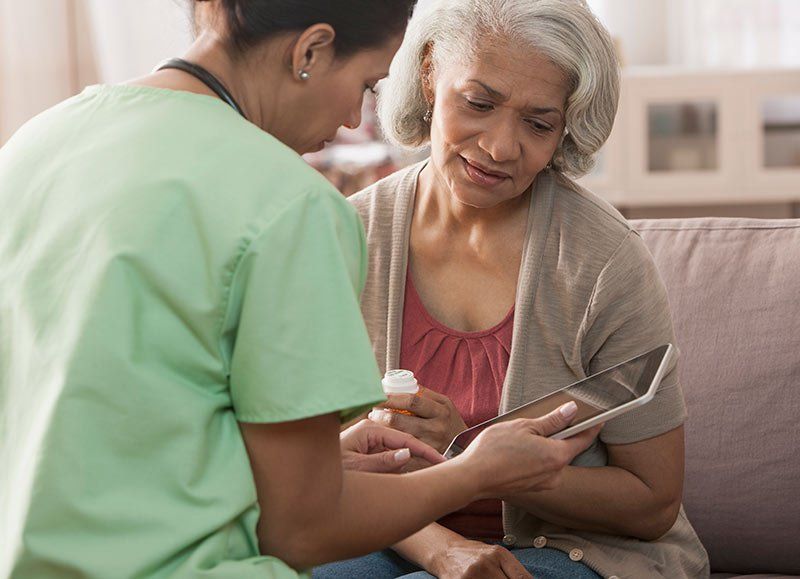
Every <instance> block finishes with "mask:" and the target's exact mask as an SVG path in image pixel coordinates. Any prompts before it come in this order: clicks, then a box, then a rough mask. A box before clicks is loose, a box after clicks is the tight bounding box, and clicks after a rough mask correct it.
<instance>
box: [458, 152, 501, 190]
mask: <svg viewBox="0 0 800 579" xmlns="http://www.w3.org/2000/svg"><path fill="white" fill-rule="evenodd" d="M459 157H460V158H461V162H462V163H463V164H464V170H465V171H466V173H467V176H468V177H469V178H470V180H471V181H472V182H473V183H475V184H476V185H480V186H481V187H494V186H495V185H498V184H499V183H502V182H503V181H505V180H506V179H509V178H510V175H508V174H507V173H502V172H500V171H491V170H489V169H485V168H483V167H479V166H477V165H475V164H473V163H470V162H469V161H467V160H466V159H465V158H464V157H461V156H460V155H459Z"/></svg>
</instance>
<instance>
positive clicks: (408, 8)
mask: <svg viewBox="0 0 800 579" xmlns="http://www.w3.org/2000/svg"><path fill="white" fill-rule="evenodd" d="M203 1H207V0H193V2H192V7H193V8H194V6H195V4H196V3H197V2H203ZM219 1H220V6H221V9H222V11H223V13H224V17H225V20H226V25H227V28H228V33H229V35H230V41H231V43H232V45H233V46H234V47H235V48H236V49H238V50H239V51H241V52H243V51H245V50H247V49H248V48H252V47H253V46H256V45H257V44H259V43H260V42H262V41H264V40H267V39H268V38H270V37H272V36H275V35H277V34H280V33H283V32H293V31H301V30H305V29H306V28H308V27H309V26H313V25H314V24H329V25H330V26H331V27H333V29H334V30H335V31H336V38H335V39H334V49H335V50H336V55H337V56H338V57H347V56H350V55H352V54H353V53H355V52H358V51H360V50H366V49H370V48H377V47H379V46H381V45H382V44H383V43H384V42H386V41H387V40H388V39H389V38H391V37H392V36H395V35H397V34H400V33H402V32H403V31H405V27H406V25H407V24H408V20H409V18H410V17H411V12H412V11H413V9H414V5H415V4H416V0H219Z"/></svg>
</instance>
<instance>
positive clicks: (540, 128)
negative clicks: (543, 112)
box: [528, 121, 553, 133]
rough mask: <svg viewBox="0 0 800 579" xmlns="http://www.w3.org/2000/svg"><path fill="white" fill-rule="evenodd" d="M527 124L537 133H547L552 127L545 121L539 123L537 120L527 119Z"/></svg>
mask: <svg viewBox="0 0 800 579" xmlns="http://www.w3.org/2000/svg"><path fill="white" fill-rule="evenodd" d="M528 124H529V125H530V126H531V128H532V129H533V130H534V131H537V132H539V133H549V132H552V131H553V127H551V126H550V125H546V124H545V123H541V122H539V121H528Z"/></svg>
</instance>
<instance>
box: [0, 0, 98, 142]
mask: <svg viewBox="0 0 800 579" xmlns="http://www.w3.org/2000/svg"><path fill="white" fill-rule="evenodd" d="M82 8H83V6H82V4H81V3H80V2H79V1H78V0H24V1H19V0H0V143H2V142H5V141H6V140H7V139H8V138H9V137H10V136H11V135H12V134H13V133H14V131H15V130H16V129H17V128H19V126H20V125H22V124H23V123H24V122H25V121H26V120H28V119H29V118H30V117H32V116H33V115H36V114H37V113H39V112H41V111H42V110H44V109H46V108H48V107H50V106H52V105H54V104H56V103H57V102H59V101H61V100H63V99H65V98H67V97H69V96H71V95H73V94H75V93H76V92H78V90H79V89H80V87H82V86H85V85H86V84H91V83H92V82H95V81H96V74H95V71H94V66H93V59H92V46H91V38H90V34H89V28H88V26H87V22H86V14H85V11H84V10H83V9H82Z"/></svg>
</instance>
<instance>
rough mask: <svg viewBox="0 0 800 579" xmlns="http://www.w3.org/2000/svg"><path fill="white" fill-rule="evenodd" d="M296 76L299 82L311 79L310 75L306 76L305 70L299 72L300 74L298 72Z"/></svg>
mask: <svg viewBox="0 0 800 579" xmlns="http://www.w3.org/2000/svg"><path fill="white" fill-rule="evenodd" d="M297 76H299V77H300V80H308V79H309V78H311V75H310V74H308V73H307V72H306V71H305V70H301V71H300V72H298V73H297Z"/></svg>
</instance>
